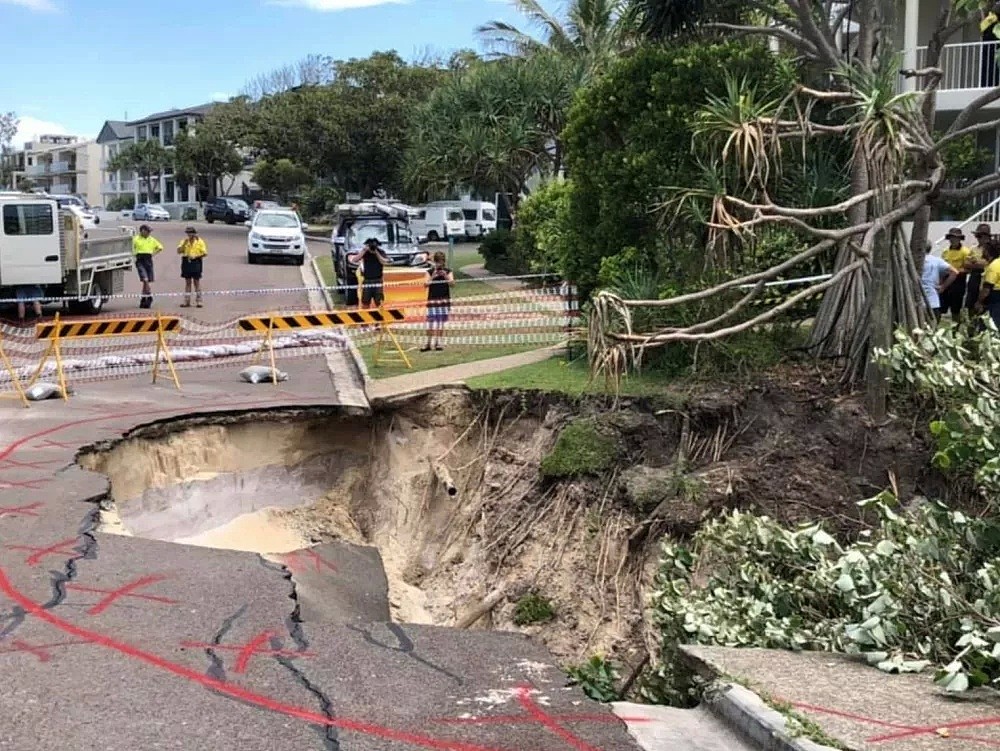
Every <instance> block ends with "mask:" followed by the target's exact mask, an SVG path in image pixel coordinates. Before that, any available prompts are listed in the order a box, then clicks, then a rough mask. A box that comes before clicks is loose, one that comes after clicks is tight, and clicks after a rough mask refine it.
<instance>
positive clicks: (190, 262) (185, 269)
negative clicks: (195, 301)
mask: <svg viewBox="0 0 1000 751" xmlns="http://www.w3.org/2000/svg"><path fill="white" fill-rule="evenodd" d="M202 260H203V259H201V258H182V259H181V279H201V270H202Z"/></svg>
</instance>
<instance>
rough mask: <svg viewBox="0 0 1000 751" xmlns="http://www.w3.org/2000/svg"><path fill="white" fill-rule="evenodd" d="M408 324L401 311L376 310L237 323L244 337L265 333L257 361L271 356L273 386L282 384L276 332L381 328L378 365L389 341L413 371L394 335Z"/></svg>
mask: <svg viewBox="0 0 1000 751" xmlns="http://www.w3.org/2000/svg"><path fill="white" fill-rule="evenodd" d="M405 320H406V314H405V313H404V312H403V311H402V310H400V309H398V308H374V309H372V310H325V311H321V312H317V313H285V314H279V313H275V314H271V315H259V316H246V317H244V318H240V319H239V320H238V321H237V322H236V328H237V329H238V330H239V331H242V332H244V333H262V334H264V335H265V338H264V341H263V343H262V344H261V348H260V351H259V352H257V355H256V356H255V357H254V360H253V361H254V363H257V362H258V361H259V360H260V358H261V357H262V356H263V354H264V351H265V350H266V351H267V353H268V358H269V360H270V363H271V382H272V383H274V384H277V383H278V379H277V371H278V368H277V365H276V364H275V361H274V332H275V331H279V332H280V331H295V330H298V329H317V328H331V327H333V326H378V329H379V335H378V340H377V341H376V343H375V364H376V365H378V364H379V359H380V358H381V357H382V356H383V355H384V353H383V348H384V346H385V343H386V341H387V340H388V342H389V343H391V344H392V346H393V348H394V349H395V352H396V355H397V356H398V360H396V359H394V360H392V361H394V362H402V363H403V364H404V365H406V367H407V368H412V367H413V366H412V365H411V364H410V360H409V358H408V357H407V356H406V352H405V350H403V348H402V347H401V346H400V344H399V340H398V339H397V338H396V335H395V334H394V333H393V332H392V329H391V328H390V326H391V325H392V324H394V323H401V322H402V321H405Z"/></svg>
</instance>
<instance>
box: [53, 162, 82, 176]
mask: <svg viewBox="0 0 1000 751" xmlns="http://www.w3.org/2000/svg"><path fill="white" fill-rule="evenodd" d="M49 171H50V172H51V173H52V174H53V175H58V174H62V173H64V172H76V164H75V163H74V162H52V169H50V170H49Z"/></svg>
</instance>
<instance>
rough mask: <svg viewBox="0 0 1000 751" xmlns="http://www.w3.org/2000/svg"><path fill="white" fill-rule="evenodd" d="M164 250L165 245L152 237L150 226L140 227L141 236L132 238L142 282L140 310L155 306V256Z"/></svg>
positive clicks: (136, 264)
mask: <svg viewBox="0 0 1000 751" xmlns="http://www.w3.org/2000/svg"><path fill="white" fill-rule="evenodd" d="M161 250H163V245H161V244H160V241H159V240H157V239H156V238H155V237H153V235H152V230H150V228H149V225H148V224H143V225H141V226H140V227H139V234H138V235H135V236H134V237H133V238H132V253H133V254H134V255H135V270H136V273H138V274H139V281H140V282H142V297H141V298H139V307H140V308H151V307H152V306H153V288H152V287H151V286H150V285H152V283H153V281H154V279H155V275H154V273H153V256H155V255H156V254H157V253H159V252H160V251H161Z"/></svg>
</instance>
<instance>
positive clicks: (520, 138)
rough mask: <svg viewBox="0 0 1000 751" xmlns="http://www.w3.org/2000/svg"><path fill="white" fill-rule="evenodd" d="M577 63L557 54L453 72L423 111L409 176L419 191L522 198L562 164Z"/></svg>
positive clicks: (412, 143) (414, 134)
mask: <svg viewBox="0 0 1000 751" xmlns="http://www.w3.org/2000/svg"><path fill="white" fill-rule="evenodd" d="M578 73H579V69H578V67H577V65H576V63H575V62H574V61H572V60H567V59H565V58H563V57H561V56H559V55H555V54H553V53H547V52H546V53H541V54H536V55H534V56H532V57H530V58H527V59H517V58H512V59H508V60H501V61H496V62H489V63H481V64H479V65H475V66H473V67H472V68H470V69H469V70H467V71H465V72H462V73H459V74H457V75H455V76H453V77H452V78H450V79H449V80H448V81H447V82H446V83H445V84H444V85H442V86H441V87H440V88H439V89H437V90H436V91H434V93H433V94H432V95H431V96H430V98H429V99H428V100H427V102H426V103H425V104H424V105H423V106H422V107H421V108H420V109H419V110H418V111H417V115H416V117H415V118H414V119H413V126H412V129H411V131H410V135H409V144H408V149H407V153H406V161H405V174H406V177H407V183H408V186H409V187H410V189H411V190H412V191H414V193H415V194H416V195H419V196H433V195H438V194H446V193H448V192H450V191H453V190H455V189H457V188H460V187H472V188H475V189H477V190H479V191H481V192H483V193H486V194H490V193H493V192H501V193H509V194H511V195H512V196H513V197H514V202H515V205H516V202H517V201H518V199H519V197H520V196H521V194H522V193H523V192H524V191H525V189H526V186H527V184H528V181H529V180H530V179H531V177H532V176H533V175H536V174H543V175H544V174H552V173H554V172H556V171H557V170H558V169H559V166H560V160H561V154H562V151H563V149H562V139H561V135H560V134H561V132H562V129H563V126H564V124H565V114H566V112H567V111H568V109H569V105H570V103H571V101H572V98H573V93H574V91H575V90H576V82H577V79H578Z"/></svg>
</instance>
